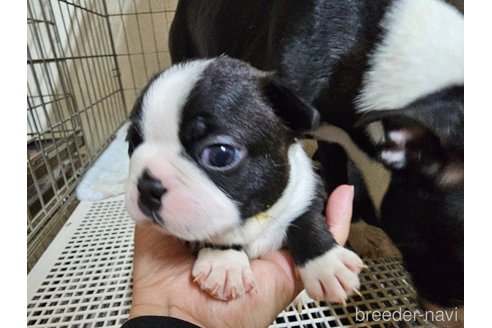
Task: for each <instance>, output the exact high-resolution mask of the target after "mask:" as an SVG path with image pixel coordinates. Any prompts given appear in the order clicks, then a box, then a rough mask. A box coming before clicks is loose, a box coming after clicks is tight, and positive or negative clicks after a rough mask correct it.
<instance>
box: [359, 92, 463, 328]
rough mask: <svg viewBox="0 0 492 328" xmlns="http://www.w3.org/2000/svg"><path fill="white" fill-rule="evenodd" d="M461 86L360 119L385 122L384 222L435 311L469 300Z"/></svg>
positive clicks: (424, 300) (419, 289) (425, 300)
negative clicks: (387, 174)
mask: <svg viewBox="0 0 492 328" xmlns="http://www.w3.org/2000/svg"><path fill="white" fill-rule="evenodd" d="M463 91H464V90H463V87H450V88H448V89H445V90H442V91H440V92H436V93H434V94H431V95H429V96H427V97H422V98H420V99H419V100H417V101H415V102H413V103H411V104H409V105H408V106H406V107H404V108H402V109H401V110H399V111H392V110H387V111H377V112H371V113H367V114H366V115H365V116H363V118H362V119H361V122H360V124H365V123H367V122H378V123H379V124H381V125H382V126H383V127H384V131H385V136H384V142H382V143H380V144H379V146H378V147H379V148H380V149H379V150H378V152H379V153H380V157H381V160H382V161H383V163H385V165H386V166H387V167H388V168H389V169H390V170H391V172H392V179H391V182H390V185H389V187H388V190H387V192H386V195H385V197H384V199H383V203H382V206H381V226H382V228H383V229H384V230H385V231H386V232H387V233H388V234H389V236H390V237H391V239H392V240H393V241H394V242H395V244H396V245H397V246H398V248H399V249H400V251H401V252H402V255H403V260H404V263H405V267H406V268H407V270H408V271H409V273H410V274H411V276H412V280H413V283H414V286H415V288H416V290H417V292H418V294H419V298H420V301H421V302H422V304H423V306H426V307H429V308H432V309H434V310H435V309H441V310H442V308H443V309H448V310H449V309H451V311H454V308H455V307H456V308H461V311H462V307H463V304H464V233H463V231H464V212H463V199H464V173H463V165H464V131H463V130H464V113H463V111H464V109H463ZM461 313H462V312H461ZM455 321H456V320H455ZM444 326H445V327H450V326H449V322H448V325H444ZM453 327H454V326H453Z"/></svg>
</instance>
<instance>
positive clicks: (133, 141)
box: [125, 122, 143, 157]
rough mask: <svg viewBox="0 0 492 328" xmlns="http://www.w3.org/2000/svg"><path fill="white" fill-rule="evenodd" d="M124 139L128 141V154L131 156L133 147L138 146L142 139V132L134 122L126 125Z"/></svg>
mask: <svg viewBox="0 0 492 328" xmlns="http://www.w3.org/2000/svg"><path fill="white" fill-rule="evenodd" d="M125 141H126V142H128V156H130V157H131V156H132V154H133V152H134V150H135V148H137V147H138V145H140V144H141V143H142V141H143V138H142V133H141V132H140V129H139V127H138V125H137V124H136V123H133V122H132V123H131V124H130V127H128V131H127V134H126V138H125Z"/></svg>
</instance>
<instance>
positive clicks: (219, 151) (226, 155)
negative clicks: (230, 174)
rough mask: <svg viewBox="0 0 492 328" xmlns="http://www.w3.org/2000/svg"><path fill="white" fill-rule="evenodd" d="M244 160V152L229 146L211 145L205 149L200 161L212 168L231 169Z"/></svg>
mask: <svg viewBox="0 0 492 328" xmlns="http://www.w3.org/2000/svg"><path fill="white" fill-rule="evenodd" d="M241 158H242V152H241V151H240V150H239V149H237V148H235V147H233V146H231V145H227V144H218V145H210V146H208V147H206V148H205V149H203V151H202V153H201V155H200V159H201V161H202V163H203V164H205V165H206V166H208V167H210V168H218V169H229V168H232V167H234V166H235V165H236V164H237V163H239V160H240V159H241Z"/></svg>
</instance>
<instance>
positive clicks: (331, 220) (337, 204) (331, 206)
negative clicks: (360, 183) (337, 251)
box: [326, 185, 354, 245]
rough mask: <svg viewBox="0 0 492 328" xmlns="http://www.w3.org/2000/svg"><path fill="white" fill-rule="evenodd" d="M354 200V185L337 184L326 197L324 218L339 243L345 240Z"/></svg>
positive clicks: (342, 243) (341, 243)
mask: <svg viewBox="0 0 492 328" xmlns="http://www.w3.org/2000/svg"><path fill="white" fill-rule="evenodd" d="M353 201H354V186H350V185H341V186H338V187H337V188H336V189H335V190H334V191H333V192H332V193H331V195H330V197H329V198H328V203H327V205H326V219H327V221H326V222H327V223H328V226H329V228H330V232H331V233H332V234H333V237H335V240H336V241H337V243H339V244H340V245H344V244H345V242H346V241H347V238H348V235H349V230H350V221H351V220H352V203H353Z"/></svg>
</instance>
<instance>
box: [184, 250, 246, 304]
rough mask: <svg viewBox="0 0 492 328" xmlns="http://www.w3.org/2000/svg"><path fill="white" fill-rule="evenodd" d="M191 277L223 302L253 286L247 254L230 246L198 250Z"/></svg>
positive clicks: (236, 296)
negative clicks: (219, 248)
mask: <svg viewBox="0 0 492 328" xmlns="http://www.w3.org/2000/svg"><path fill="white" fill-rule="evenodd" d="M192 276H193V281H195V282H196V283H197V284H198V285H200V288H201V289H203V290H205V291H207V292H208V293H209V294H210V295H212V296H213V297H215V298H217V299H220V300H224V301H228V300H233V299H235V298H238V297H241V296H243V295H244V294H245V293H247V292H249V291H250V290H252V289H253V288H254V286H255V277H254V274H253V271H251V267H250V265H249V259H248V256H247V255H246V253H244V252H242V251H236V250H233V249H228V250H216V249H210V248H204V249H201V250H200V252H199V253H198V258H197V260H196V261H195V264H194V265H193V270H192Z"/></svg>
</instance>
